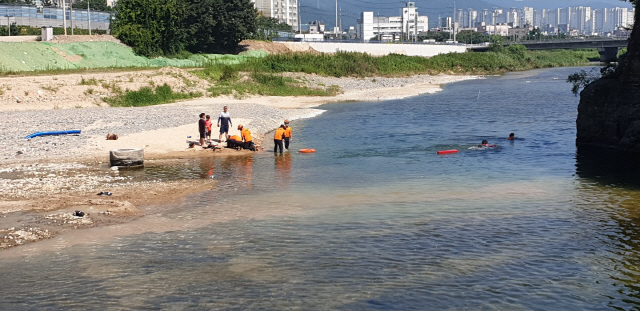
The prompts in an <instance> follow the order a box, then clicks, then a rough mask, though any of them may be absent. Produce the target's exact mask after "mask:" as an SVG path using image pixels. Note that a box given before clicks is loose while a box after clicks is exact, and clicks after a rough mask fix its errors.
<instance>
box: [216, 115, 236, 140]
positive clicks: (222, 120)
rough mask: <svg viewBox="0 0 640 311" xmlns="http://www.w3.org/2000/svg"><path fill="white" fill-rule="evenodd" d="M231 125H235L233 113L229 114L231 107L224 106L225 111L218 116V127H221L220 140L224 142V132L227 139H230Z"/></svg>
mask: <svg viewBox="0 0 640 311" xmlns="http://www.w3.org/2000/svg"><path fill="white" fill-rule="evenodd" d="M229 126H233V124H232V123H231V115H230V114H229V108H227V106H224V111H223V112H221V113H220V116H219V117H218V127H219V128H220V137H219V138H218V141H219V142H222V134H224V138H225V140H229Z"/></svg>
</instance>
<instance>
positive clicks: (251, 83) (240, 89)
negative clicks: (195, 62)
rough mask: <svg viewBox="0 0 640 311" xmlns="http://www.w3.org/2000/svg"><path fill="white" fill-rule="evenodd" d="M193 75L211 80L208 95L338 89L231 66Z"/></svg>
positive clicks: (312, 92)
mask: <svg viewBox="0 0 640 311" xmlns="http://www.w3.org/2000/svg"><path fill="white" fill-rule="evenodd" d="M193 73H195V74H196V75H197V76H199V77H200V78H203V79H207V80H209V81H211V82H214V86H212V87H211V88H209V92H211V96H214V97H216V96H220V95H233V96H235V97H236V98H242V97H244V96H245V95H249V94H254V95H264V96H334V95H337V94H339V93H340V87H338V86H335V85H333V86H329V87H324V88H310V87H307V86H305V85H304V83H303V81H298V80H296V79H294V78H291V77H284V76H282V75H278V74H271V73H260V72H251V73H247V74H242V77H240V76H241V74H240V73H239V72H238V71H237V69H236V68H235V66H228V65H225V66H212V67H208V68H207V69H205V70H199V71H194V72H193Z"/></svg>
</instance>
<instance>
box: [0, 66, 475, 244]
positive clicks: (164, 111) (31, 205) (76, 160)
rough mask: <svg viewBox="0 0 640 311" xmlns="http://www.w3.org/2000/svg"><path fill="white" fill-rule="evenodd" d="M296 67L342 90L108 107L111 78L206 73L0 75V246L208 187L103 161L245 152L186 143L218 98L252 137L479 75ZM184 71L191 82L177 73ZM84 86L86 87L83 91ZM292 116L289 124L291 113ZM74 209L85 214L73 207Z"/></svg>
mask: <svg viewBox="0 0 640 311" xmlns="http://www.w3.org/2000/svg"><path fill="white" fill-rule="evenodd" d="M291 75H294V74H291ZM295 76H296V77H297V78H298V79H302V80H304V81H307V84H308V85H309V86H314V85H326V86H331V85H337V86H339V87H340V88H341V89H342V93H341V94H339V95H337V96H333V97H269V96H262V97H246V98H240V99H238V98H233V97H217V98H200V99H195V100H190V101H185V102H180V103H174V104H167V105H159V106H149V107H138V108H112V107H107V106H106V105H105V104H104V103H102V101H101V99H100V97H101V96H110V93H109V89H108V87H106V86H107V85H109V84H112V83H113V82H114V81H117V83H120V84H121V86H120V87H122V88H123V89H126V88H129V89H136V88H139V87H140V86H141V85H145V84H148V83H149V82H148V81H147V79H151V80H153V81H154V83H156V84H158V83H168V84H170V85H172V87H173V88H174V89H180V90H183V91H203V90H204V91H205V92H203V93H204V94H206V88H207V87H208V86H207V84H206V82H205V81H200V80H198V79H197V78H195V77H194V76H193V75H190V73H189V72H187V71H185V70H182V69H177V68H162V69H158V70H155V71H138V72H119V73H97V74H91V75H77V74H74V75H57V76H38V77H10V78H0V88H1V89H3V90H4V91H3V95H2V96H0V115H2V119H3V120H5V122H3V123H2V124H0V145H1V146H2V148H0V159H2V161H0V163H1V164H0V189H2V191H0V249H2V248H9V247H13V246H17V245H23V244H25V243H29V242H33V241H38V240H41V239H46V238H50V237H52V236H55V235H56V234H60V233H62V232H66V231H69V230H73V229H80V228H87V227H95V226H102V225H109V224H114V223H122V222H126V221H129V220H131V219H135V218H137V217H142V216H144V212H142V209H139V208H138V207H140V206H144V205H152V204H160V203H167V202H171V201H173V200H177V199H180V198H182V197H184V196H186V195H189V194H191V193H195V192H200V191H203V190H206V189H215V180H213V179H202V180H173V181H166V180H165V181H163V180H160V179H158V180H145V181H137V180H131V181H129V180H126V179H125V178H123V177H121V176H119V175H120V174H119V173H118V171H117V170H111V169H110V168H109V166H108V161H109V159H108V158H109V150H112V149H118V148H143V149H144V152H145V163H151V164H155V165H162V163H165V162H167V161H175V160H176V159H177V160H179V159H186V158H191V157H225V156H243V155H246V154H248V153H251V152H250V151H236V150H233V149H226V148H221V149H216V150H211V149H203V148H201V147H198V146H196V147H195V148H189V143H190V142H195V141H196V140H197V138H198V129H197V120H198V114H199V113H200V112H204V113H207V114H210V115H211V116H212V118H213V119H214V121H215V119H217V116H218V114H219V113H220V111H222V107H223V106H225V105H226V106H228V107H229V111H230V113H231V116H232V121H233V126H232V128H231V131H230V133H229V134H230V135H235V134H238V130H237V129H236V126H237V125H238V124H243V125H244V126H245V127H246V128H249V129H250V130H251V132H252V133H253V135H254V137H255V141H256V142H257V143H258V144H260V143H261V142H262V141H263V140H264V137H265V134H266V133H268V132H270V131H272V130H273V129H275V128H276V127H278V126H279V125H280V124H281V123H282V122H283V120H284V119H289V120H296V119H302V118H310V117H314V116H316V115H318V114H320V113H322V110H320V109H317V108H315V107H318V106H319V105H322V104H326V103H334V102H348V101H381V100H388V99H396V98H404V97H410V96H416V95H419V94H425V93H434V92H437V91H439V90H441V86H442V85H443V84H446V83H452V82H457V81H463V80H469V79H477V78H480V77H477V76H451V75H437V76H429V75H417V76H410V77H398V78H386V77H376V78H332V77H321V76H316V75H306V74H295ZM185 77H187V78H188V79H192V81H194V82H189V83H187V82H185V81H187V79H185ZM82 79H84V80H85V81H86V80H89V79H95V80H96V81H103V82H101V83H100V84H99V85H83V84H81V83H79V82H80V81H81V80H82ZM34 81H41V82H42V81H46V82H44V83H45V84H46V85H47V87H45V88H46V89H47V90H43V89H36V90H34ZM136 81H137V82H136ZM181 83H182V84H181ZM101 85H104V86H105V88H102V86H101ZM90 87H92V88H93V91H92V92H87V90H88V89H89V88H90ZM36 88H37V87H36ZM56 88H57V89H56ZM101 88H102V89H101ZM52 89H56V91H55V92H53V91H51V90H52ZM19 94H21V96H20V97H19V96H18V95H19ZM25 94H28V95H26V96H25ZM293 124H294V126H295V122H294V123H293ZM214 126H215V122H214ZM70 129H79V130H81V131H82V134H81V135H77V136H72V135H68V136H44V137H36V138H32V139H25V138H24V137H25V136H26V135H28V134H31V133H34V132H39V131H46V130H70ZM108 133H115V134H117V135H119V139H118V140H115V141H107V140H106V139H105V137H106V135H107V134H108ZM213 138H214V139H217V128H214V129H213ZM101 191H110V192H112V193H113V195H112V196H109V197H103V196H96V193H98V192H101ZM141 193H144V194H143V195H141ZM75 210H82V211H85V212H86V213H87V214H88V215H87V216H84V217H75V216H72V214H73V212H74V211H75Z"/></svg>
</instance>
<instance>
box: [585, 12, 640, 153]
mask: <svg viewBox="0 0 640 311" xmlns="http://www.w3.org/2000/svg"><path fill="white" fill-rule="evenodd" d="M639 16H640V10H636V13H635V20H636V21H640V18H639ZM576 125H577V129H578V134H577V139H576V145H577V146H578V147H579V148H580V147H604V148H614V149H617V150H624V151H632V152H640V23H638V22H636V23H635V25H634V28H633V31H632V34H631V38H630V39H629V46H628V50H627V55H626V56H625V57H624V58H623V59H622V61H621V62H620V66H619V68H618V69H617V70H616V74H615V76H614V77H611V78H606V79H600V80H598V81H596V82H594V83H592V84H590V85H589V86H587V87H586V88H585V89H584V90H583V91H582V92H581V93H580V105H579V106H578V119H577V121H576Z"/></svg>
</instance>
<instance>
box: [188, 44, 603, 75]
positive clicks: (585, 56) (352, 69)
mask: <svg viewBox="0 0 640 311" xmlns="http://www.w3.org/2000/svg"><path fill="white" fill-rule="evenodd" d="M597 57H599V54H598V52H597V51H595V50H580V51H567V50H553V51H528V50H526V49H525V48H524V46H521V45H512V46H510V47H508V48H505V49H504V50H503V51H502V52H485V53H475V52H468V53H450V54H442V55H438V56H434V57H431V58H424V57H418V56H405V55H398V54H390V55H387V56H382V57H374V56H370V55H368V54H364V53H349V52H339V53H336V54H320V55H317V54H310V53H291V54H272V55H268V56H267V57H264V58H254V59H248V60H247V61H246V62H242V63H239V64H236V65H231V68H232V69H233V70H234V71H238V72H259V73H282V72H303V73H310V74H319V75H324V76H333V77H344V76H357V77H370V76H402V75H411V74H439V73H452V74H500V73H505V72H508V71H519V70H530V69H536V68H547V67H560V66H578V65H583V64H586V63H588V62H589V59H590V58H597ZM218 72H220V68H219V66H210V67H207V68H205V69H203V70H202V71H201V72H199V73H198V74H199V75H200V76H201V77H203V78H208V79H209V80H213V81H215V80H216V78H219V76H218V74H217V73H218Z"/></svg>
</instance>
